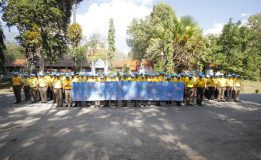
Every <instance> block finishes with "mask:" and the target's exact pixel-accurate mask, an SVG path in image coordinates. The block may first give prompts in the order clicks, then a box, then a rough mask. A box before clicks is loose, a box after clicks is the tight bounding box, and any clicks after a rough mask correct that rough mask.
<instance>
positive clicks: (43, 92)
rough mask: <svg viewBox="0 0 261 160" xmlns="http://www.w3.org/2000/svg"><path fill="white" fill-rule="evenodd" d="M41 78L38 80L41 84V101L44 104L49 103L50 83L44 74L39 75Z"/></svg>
mask: <svg viewBox="0 0 261 160" xmlns="http://www.w3.org/2000/svg"><path fill="white" fill-rule="evenodd" d="M39 77H40V78H39V79H38V83H39V92H40V96H41V100H42V103H47V86H48V81H47V80H46V78H45V77H44V74H43V73H41V74H39Z"/></svg>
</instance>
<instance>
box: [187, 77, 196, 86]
mask: <svg viewBox="0 0 261 160" xmlns="http://www.w3.org/2000/svg"><path fill="white" fill-rule="evenodd" d="M194 85H195V81H194V80H193V79H188V80H187V81H186V87H187V88H193V87H194Z"/></svg>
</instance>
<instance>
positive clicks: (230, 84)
mask: <svg viewBox="0 0 261 160" xmlns="http://www.w3.org/2000/svg"><path fill="white" fill-rule="evenodd" d="M226 92H227V94H226V100H227V101H228V102H230V101H231V100H232V92H233V79H232V77H231V75H230V74H229V75H227V80H226Z"/></svg>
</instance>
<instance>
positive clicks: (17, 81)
mask: <svg viewBox="0 0 261 160" xmlns="http://www.w3.org/2000/svg"><path fill="white" fill-rule="evenodd" d="M12 83H13V86H20V85H22V84H23V80H22V78H21V77H20V76H17V77H13V78H12Z"/></svg>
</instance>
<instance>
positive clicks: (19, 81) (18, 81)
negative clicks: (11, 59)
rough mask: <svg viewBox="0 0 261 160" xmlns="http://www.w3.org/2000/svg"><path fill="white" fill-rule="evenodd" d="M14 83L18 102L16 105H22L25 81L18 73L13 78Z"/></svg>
mask: <svg viewBox="0 0 261 160" xmlns="http://www.w3.org/2000/svg"><path fill="white" fill-rule="evenodd" d="M12 83H13V91H14V95H15V99H16V102H15V104H18V103H21V102H22V100H21V89H22V86H23V80H22V78H21V77H20V76H19V75H18V73H15V74H14V77H13V78H12Z"/></svg>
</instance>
